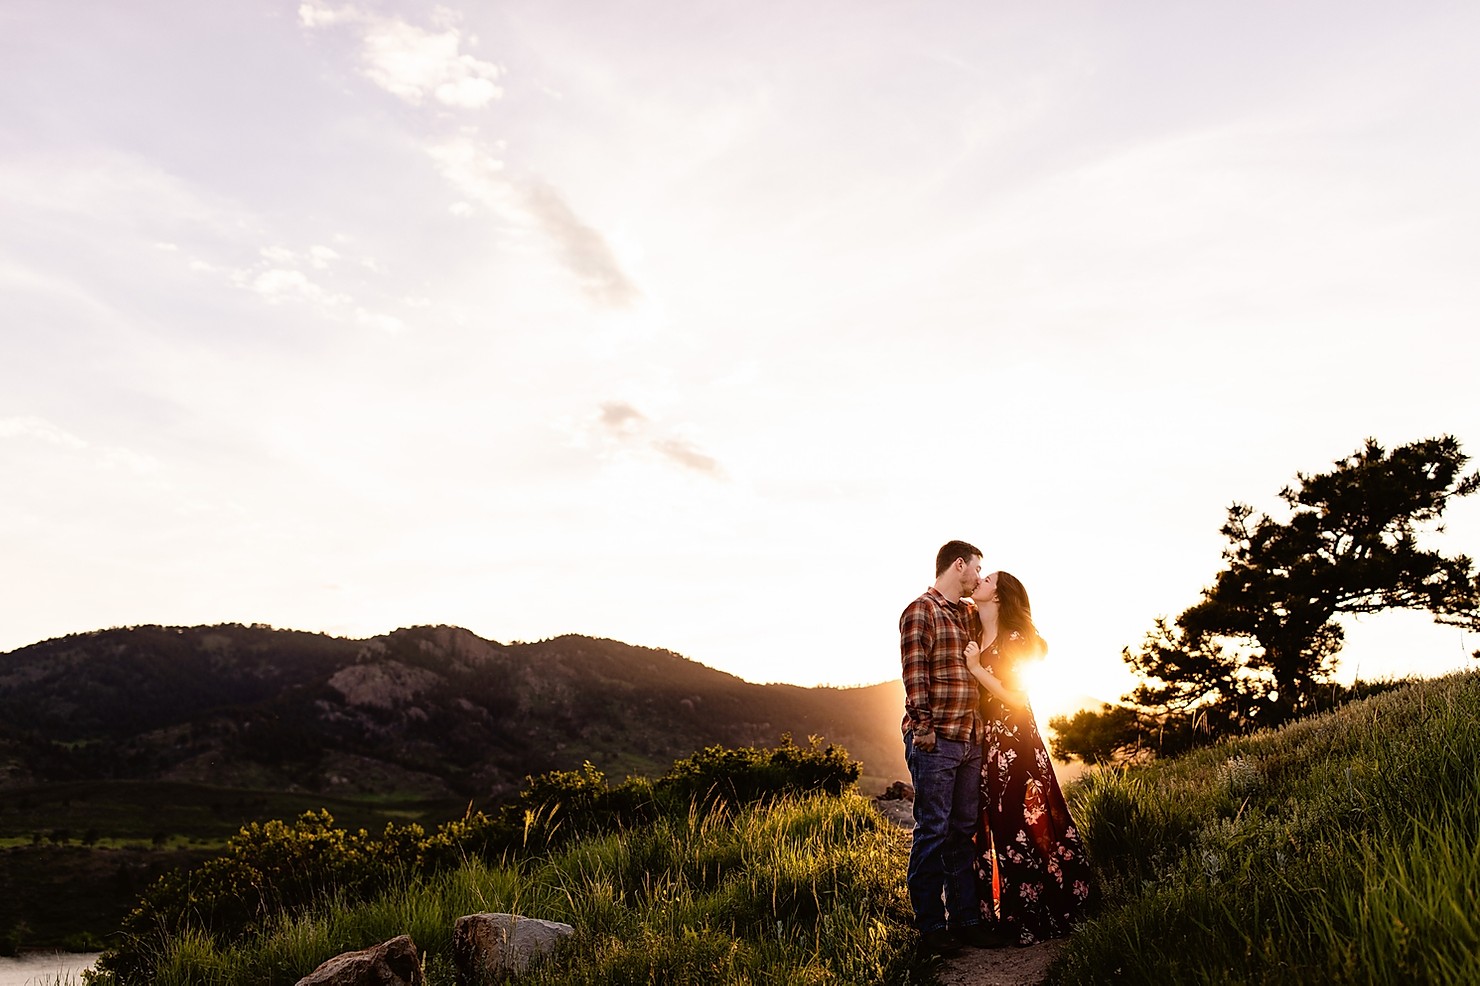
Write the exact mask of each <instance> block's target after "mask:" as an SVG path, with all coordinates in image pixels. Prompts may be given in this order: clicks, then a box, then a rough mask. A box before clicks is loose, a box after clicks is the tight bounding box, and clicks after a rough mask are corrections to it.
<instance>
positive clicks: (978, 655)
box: [962, 640, 982, 671]
mask: <svg viewBox="0 0 1480 986" xmlns="http://www.w3.org/2000/svg"><path fill="white" fill-rule="evenodd" d="M962 653H964V654H965V655H966V669H967V670H968V671H977V670H979V669H980V668H981V666H982V649H981V648H980V647H978V646H977V644H976V641H975V640H970V641H967V643H966V650H965V651H963V652H962Z"/></svg>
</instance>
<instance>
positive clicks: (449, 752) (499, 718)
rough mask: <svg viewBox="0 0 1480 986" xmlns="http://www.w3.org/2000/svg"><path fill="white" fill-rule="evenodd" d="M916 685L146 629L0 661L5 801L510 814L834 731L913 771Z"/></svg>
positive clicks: (553, 643) (442, 639)
mask: <svg viewBox="0 0 1480 986" xmlns="http://www.w3.org/2000/svg"><path fill="white" fill-rule="evenodd" d="M901 705H902V689H901V688H900V686H899V685H898V684H897V683H892V682H891V683H886V684H882V685H876V686H872V687H867V688H854V689H836V688H798V687H794V686H789V685H756V684H751V683H749V682H745V681H742V680H741V679H739V678H736V677H734V676H733V675H729V674H725V673H723V672H720V671H716V670H714V669H713V668H708V667H705V666H704V665H702V664H699V663H697V662H695V661H691V660H688V659H686V658H684V657H682V656H680V655H678V654H675V653H672V652H670V651H665V650H657V649H652V648H647V647H635V646H632V645H628V644H623V643H619V642H617V641H612V640H598V639H591V638H587V637H579V636H564V637H557V638H555V639H552V640H546V641H541V642H538V643H511V644H500V643H496V642H494V641H489V640H484V639H482V638H480V637H478V636H476V635H474V634H473V633H471V632H469V631H467V630H463V629H459V628H456V627H414V628H410V629H402V630H396V631H394V632H392V633H388V634H385V635H383V636H379V637H373V638H370V639H368V640H352V639H345V638H339V637H331V636H327V635H323V634H312V633H302V632H297V631H291V630H276V629H272V628H269V627H264V626H260V625H259V626H241V625H224V626H212V627H155V626H148V627H132V628H125V629H113V630H100V631H96V632H93V633H85V634H77V635H73V636H69V637H63V638H59V639H56V640H49V641H45V642H43V643H38V644H35V645H32V646H29V647H24V648H20V649H18V650H15V651H11V652H9V653H6V654H0V789H12V790H14V789H19V788H30V787H34V786H37V785H46V784H53V783H59V782H76V781H123V780H128V781H170V782H182V783H193V784H207V785H211V786H215V787H224V788H235V789H246V790H268V791H300V792H305V793H317V794H325V795H337V796H351V797H352V796H356V795H377V796H396V797H403V798H424V799H443V798H459V799H463V800H464V801H466V800H469V799H471V800H475V801H479V802H483V801H497V800H500V799H502V798H504V797H507V796H508V795H510V794H511V793H512V792H514V791H515V790H517V788H518V786H519V784H520V782H521V781H522V779H523V778H524V776H525V775H527V774H537V773H542V772H545V771H548V770H552V769H565V768H572V767H578V766H579V765H580V764H581V763H582V762H583V761H586V760H589V761H591V762H592V763H593V764H595V765H596V766H597V767H598V768H600V769H601V770H603V771H604V772H606V773H608V774H609V775H612V776H615V777H622V776H625V775H627V774H643V773H652V772H661V771H662V770H664V769H666V768H667V767H668V765H669V764H670V763H671V762H672V761H673V760H674V759H675V758H677V757H681V756H684V755H686V754H688V753H690V752H692V751H693V750H695V749H696V748H699V747H702V746H705V745H708V744H712V743H720V744H724V745H729V746H737V745H767V744H772V743H774V742H775V741H776V740H777V738H778V737H779V736H780V734H782V733H791V734H792V735H793V736H795V737H796V738H797V739H798V741H800V742H805V739H806V737H808V736H810V735H821V736H823V737H825V738H826V740H827V741H829V742H835V743H838V744H840V745H842V746H845V747H846V748H847V749H848V750H849V752H850V753H851V754H853V756H854V757H855V758H857V759H861V760H862V761H863V762H864V765H865V767H864V769H865V772H866V773H867V774H868V775H869V777H870V779H871V780H887V779H893V778H894V777H899V776H903V774H904V765H903V758H902V756H901V754H900V744H899V739H898V717H899V710H900V707H901Z"/></svg>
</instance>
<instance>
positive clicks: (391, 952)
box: [298, 935, 422, 986]
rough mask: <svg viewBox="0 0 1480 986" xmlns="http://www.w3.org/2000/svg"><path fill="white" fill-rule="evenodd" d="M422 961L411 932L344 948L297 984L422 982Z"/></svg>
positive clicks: (407, 985)
mask: <svg viewBox="0 0 1480 986" xmlns="http://www.w3.org/2000/svg"><path fill="white" fill-rule="evenodd" d="M421 981H422V980H421V961H420V959H418V957H417V954H416V942H414V941H412V940H411V936H410V935H402V936H400V937H399V938H392V939H391V940H390V941H388V942H384V943H382V944H380V945H376V946H375V947H374V948H365V949H361V950H360V951H358V952H345V953H344V954H343V955H336V956H334V958H332V959H330V960H329V961H328V962H325V963H324V964H323V965H321V966H319V967H318V968H317V969H315V970H314V971H313V972H310V973H309V974H308V975H306V976H304V977H303V978H302V979H300V980H298V986H421Z"/></svg>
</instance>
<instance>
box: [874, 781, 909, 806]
mask: <svg viewBox="0 0 1480 986" xmlns="http://www.w3.org/2000/svg"><path fill="white" fill-rule="evenodd" d="M879 800H880V801H914V800H915V789H914V788H913V787H911V786H910V785H908V784H906V783H905V782H904V781H895V782H894V783H893V784H890V785H889V786H888V787H886V788H884V793H883V794H881V795H879Z"/></svg>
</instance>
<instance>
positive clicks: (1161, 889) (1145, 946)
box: [1055, 673, 1480, 986]
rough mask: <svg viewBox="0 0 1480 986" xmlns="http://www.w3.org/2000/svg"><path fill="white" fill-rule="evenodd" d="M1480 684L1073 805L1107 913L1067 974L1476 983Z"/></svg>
mask: <svg viewBox="0 0 1480 986" xmlns="http://www.w3.org/2000/svg"><path fill="white" fill-rule="evenodd" d="M1477 724H1480V675H1477V674H1474V673H1467V674H1458V675H1451V676H1449V677H1446V678H1443V679H1437V680H1433V681H1425V682H1417V683H1415V684H1413V685H1411V686H1409V687H1405V688H1402V689H1399V690H1396V691H1392V692H1388V693H1385V694H1382V695H1378V696H1376V697H1373V698H1370V699H1367V700H1365V701H1362V702H1358V703H1353V704H1351V705H1348V706H1346V707H1344V708H1342V709H1339V710H1337V711H1336V712H1334V713H1327V714H1325V715H1321V716H1317V717H1314V718H1312V719H1309V720H1304V721H1301V722H1297V723H1294V724H1292V725H1290V726H1288V727H1286V728H1285V729H1283V730H1280V731H1278V732H1265V733H1259V734H1256V735H1253V736H1249V737H1245V738H1241V739H1236V740H1232V741H1228V742H1225V743H1221V744H1219V745H1217V746H1215V747H1211V748H1208V749H1204V750H1200V751H1196V752H1194V753H1191V754H1188V755H1186V756H1183V757H1180V758H1177V759H1174V760H1168V761H1164V762H1159V763H1155V764H1152V765H1149V766H1146V767H1140V768H1131V769H1129V770H1100V771H1096V772H1093V773H1091V774H1090V775H1088V776H1087V777H1086V779H1085V780H1084V782H1083V783H1082V784H1080V785H1079V786H1077V787H1076V788H1075V789H1074V790H1073V791H1072V792H1071V799H1072V801H1073V804H1074V808H1075V814H1076V817H1077V818H1078V819H1079V821H1080V823H1081V827H1082V828H1083V830H1084V831H1085V833H1086V835H1087V838H1088V840H1089V846H1090V850H1091V854H1092V856H1093V857H1094V860H1095V863H1096V866H1097V868H1098V870H1099V871H1100V873H1101V874H1102V878H1103V880H1104V884H1105V887H1106V890H1107V895H1106V896H1107V906H1106V908H1105V909H1104V910H1103V911H1102V913H1101V914H1100V916H1099V917H1098V918H1097V919H1096V920H1095V921H1093V922H1092V923H1090V924H1088V925H1086V926H1084V927H1083V928H1081V929H1080V930H1079V931H1078V932H1077V933H1076V934H1075V935H1074V936H1073V938H1072V939H1071V940H1070V942H1069V945H1068V948H1067V949H1066V952H1065V956H1064V959H1063V961H1062V962H1061V964H1060V966H1059V968H1058V969H1057V970H1056V973H1055V978H1056V981H1059V982H1065V983H1099V982H1105V981H1107V980H1111V979H1113V980H1114V981H1116V982H1123V983H1168V982H1176V983H1235V982H1238V983H1242V982H1258V983H1268V984H1280V983H1290V984H1302V986H1304V984H1309V983H1313V982H1342V983H1373V984H1378V983H1384V984H1385V983H1392V984H1398V983H1414V982H1425V983H1470V982H1480V920H1477V919H1476V918H1475V917H1474V910H1475V902H1476V900H1477V899H1480V848H1477V845H1480V838H1477V833H1480V784H1477V782H1476V770H1477V767H1476V764H1477V763H1480V725H1477Z"/></svg>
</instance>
